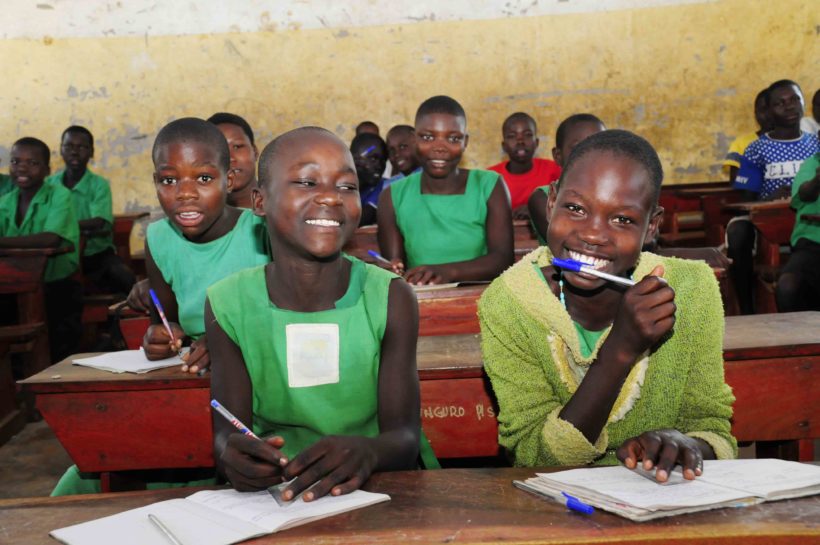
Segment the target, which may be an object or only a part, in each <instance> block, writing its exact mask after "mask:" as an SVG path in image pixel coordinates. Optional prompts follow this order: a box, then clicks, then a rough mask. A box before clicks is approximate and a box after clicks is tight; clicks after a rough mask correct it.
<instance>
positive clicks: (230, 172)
mask: <svg viewBox="0 0 820 545" xmlns="http://www.w3.org/2000/svg"><path fill="white" fill-rule="evenodd" d="M226 177H227V178H228V193H230V192H231V190H233V183H234V178H235V177H236V172H234V170H233V169H232V168H229V169H228V174H227V176H226Z"/></svg>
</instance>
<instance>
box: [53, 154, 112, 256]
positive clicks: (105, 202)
mask: <svg viewBox="0 0 820 545" xmlns="http://www.w3.org/2000/svg"><path fill="white" fill-rule="evenodd" d="M64 174H65V171H64V170H61V171H59V172H57V173H55V174H52V175H51V176H49V177H48V178H46V183H47V184H52V185H59V186H62V187H65V185H64V184H63V175H64ZM66 189H68V191H70V192H71V198H72V200H73V202H74V211H75V212H76V214H77V221H83V220H88V219H92V218H101V219H103V220H104V221H105V222H106V223H107V224H108V228H109V230H108V233H107V234H105V235H101V236H94V237H88V239H87V240H86V242H85V250H84V251H83V256H90V255H96V254H98V253H100V252H103V251H105V250H107V249H109V248H111V249H112V250H113V249H114V235H113V233H112V231H111V228H112V226H113V225H114V213H113V212H112V207H111V186H110V184H109V182H108V180H106V179H105V178H103V177H102V176H100V175H99V174H94V173H93V172H91V169H86V170H85V174H83V177H82V178H80V181H79V182H77V185H75V186H74V187H73V188H71V189H69V188H67V187H66Z"/></svg>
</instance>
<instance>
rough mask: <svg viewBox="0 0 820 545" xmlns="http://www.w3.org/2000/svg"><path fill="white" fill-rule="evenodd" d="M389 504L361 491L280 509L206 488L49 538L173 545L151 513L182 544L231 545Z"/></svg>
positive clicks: (256, 496)
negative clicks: (365, 508) (180, 497)
mask: <svg viewBox="0 0 820 545" xmlns="http://www.w3.org/2000/svg"><path fill="white" fill-rule="evenodd" d="M388 500H390V496H388V495H386V494H376V493H373V492H365V491H364V490H356V491H355V492H352V493H350V494H345V495H342V496H324V497H322V498H319V499H318V500H314V501H312V502H304V501H303V500H302V499H301V498H299V499H297V500H294V501H293V502H292V503H289V504H287V505H285V506H280V505H279V504H278V503H276V501H275V500H274V499H273V497H272V496H271V495H270V493H268V491H267V490H262V491H259V492H237V491H236V490H205V491H202V492H197V493H195V494H192V495H191V496H188V497H187V498H182V499H175V500H168V501H163V502H159V503H154V504H151V505H148V506H145V507H140V508H138V509H132V510H130V511H125V512H123V513H119V514H117V515H111V516H109V517H104V518H101V519H97V520H92V521H90V522H84V523H82V524H76V525H74V526H67V527H65V528H60V529H59V530H54V531H52V532H50V535H51V536H52V537H54V538H55V539H57V540H58V541H60V542H62V543H66V544H67V545H109V544H111V543H115V544H116V545H168V543H169V540H168V537H166V536H165V535H164V534H163V533H162V531H161V530H160V529H159V528H158V527H157V526H156V524H154V523H152V522H151V521H150V520H149V518H148V515H149V514H151V515H154V517H156V518H157V519H159V520H160V521H161V523H162V525H164V526H165V527H166V528H167V529H168V531H169V532H171V533H172V534H173V535H174V537H175V538H176V539H178V540H179V541H180V542H181V543H185V544H189V543H190V544H192V545H193V544H197V545H229V544H231V543H238V542H240V541H244V540H246V539H251V538H253V537H258V536H263V535H267V534H270V533H273V532H278V531H280V530H285V529H287V528H293V527H294V526H299V525H301V524H306V523H308V522H312V521H315V520H319V519H322V518H325V517H331V516H333V515H338V514H341V513H345V512H347V511H352V510H354V509H359V508H361V507H367V506H370V505H374V504H377V503H381V502H384V501H388Z"/></svg>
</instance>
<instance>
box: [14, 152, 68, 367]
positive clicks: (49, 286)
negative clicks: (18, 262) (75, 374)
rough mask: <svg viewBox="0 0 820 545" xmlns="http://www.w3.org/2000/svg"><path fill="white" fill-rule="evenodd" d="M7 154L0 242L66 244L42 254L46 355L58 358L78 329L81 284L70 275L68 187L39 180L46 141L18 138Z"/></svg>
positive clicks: (46, 164)
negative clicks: (52, 253) (7, 179)
mask: <svg viewBox="0 0 820 545" xmlns="http://www.w3.org/2000/svg"><path fill="white" fill-rule="evenodd" d="M10 155H11V159H10V161H9V173H10V175H11V180H12V182H14V185H15V188H14V189H12V190H11V191H10V192H8V193H6V194H5V195H3V196H2V197H0V247H2V248H52V247H66V246H67V247H71V251H69V252H68V253H64V254H59V255H55V256H51V257H49V258H48V261H47V263H46V270H45V277H44V280H45V305H46V317H47V320H48V336H49V345H50V352H51V361H53V362H58V361H60V360H62V359H63V358H65V357H66V356H69V355H70V354H73V353H74V352H76V350H77V345H78V340H79V338H80V334H81V333H82V325H81V323H80V319H81V315H82V311H83V289H82V286H81V285H80V283H79V282H78V281H77V280H75V279H74V278H73V276H74V273H76V272H77V270H78V267H79V252H78V250H79V248H80V227H79V224H78V223H77V216H76V214H75V213H74V205H73V204H72V201H71V192H69V191H68V190H67V189H66V188H65V187H62V186H60V185H52V184H47V183H45V179H46V176H48V174H49V172H50V168H49V161H50V158H51V151H50V150H49V149H48V146H47V145H46V144H45V143H44V142H42V141H41V140H38V139H36V138H31V137H26V138H21V139H19V140H18V141H17V142H15V143H14V145H12V147H11V154H10Z"/></svg>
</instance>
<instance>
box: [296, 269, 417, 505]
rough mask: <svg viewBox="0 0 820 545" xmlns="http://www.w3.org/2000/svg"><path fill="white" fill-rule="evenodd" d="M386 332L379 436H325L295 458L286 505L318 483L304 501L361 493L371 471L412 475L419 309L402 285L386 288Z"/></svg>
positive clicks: (415, 444)
mask: <svg viewBox="0 0 820 545" xmlns="http://www.w3.org/2000/svg"><path fill="white" fill-rule="evenodd" d="M388 301H389V304H388V307H387V308H388V310H387V326H386V328H385V332H384V337H383V338H382V345H381V359H380V363H379V383H378V388H379V391H378V399H379V435H378V436H377V437H373V438H368V437H350V436H329V437H324V438H322V439H321V440H319V441H318V442H317V443H315V444H314V445H312V446H310V447H308V448H307V449H305V450H304V451H302V452H301V453H299V454H298V455H297V456H296V457H295V458H294V459H293V461H292V462H291V463H290V464H288V466H287V467H286V468H285V478H286V479H290V478H293V477H298V478H297V479H296V481H294V482H293V484H291V485H290V486H288V489H287V490H286V491H285V492H284V493H283V495H282V496H283V497H284V498H286V499H288V498H291V497H294V495H296V494H299V493H300V492H301V491H302V490H305V489H306V488H307V487H309V486H311V485H312V484H313V483H315V482H317V481H318V484H316V486H314V487H313V488H312V489H311V490H310V491H309V492H307V493H306V494H305V495H304V496H303V497H304V499H305V500H306V501H310V500H313V499H315V498H319V497H321V496H324V495H325V494H328V493H330V494H332V495H334V496H338V495H340V494H346V493H349V492H352V491H353V490H356V489H358V488H360V487H361V486H362V485H363V484H364V483H365V482H366V481H367V479H368V477H370V474H371V473H373V472H374V471H389V470H399V469H412V468H413V467H415V462H416V458H417V456H418V446H419V429H420V423H419V418H420V417H419V407H420V402H419V382H418V371H417V369H416V339H417V335H418V305H417V303H416V297H415V294H414V293H413V290H412V288H411V287H410V286H408V285H407V283H405V282H402V281H401V280H399V279H395V280H393V281H392V282H391V283H390V292H389V296H388Z"/></svg>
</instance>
